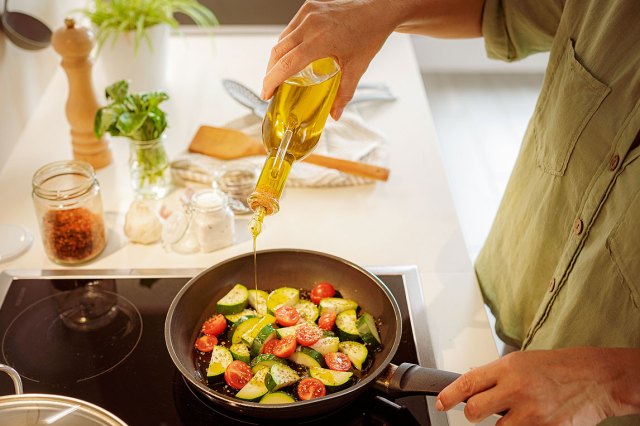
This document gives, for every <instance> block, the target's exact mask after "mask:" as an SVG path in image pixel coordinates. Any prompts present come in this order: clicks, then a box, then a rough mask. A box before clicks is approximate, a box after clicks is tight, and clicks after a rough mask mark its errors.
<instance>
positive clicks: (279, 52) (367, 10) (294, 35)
mask: <svg viewBox="0 0 640 426" xmlns="http://www.w3.org/2000/svg"><path fill="white" fill-rule="evenodd" d="M394 3H395V2H384V1H373V0H359V1H352V0H329V1H313V0H311V1H307V2H306V3H305V4H304V5H302V7H301V8H300V10H299V11H298V13H297V14H296V15H295V16H294V17H293V19H292V20H291V22H290V23H289V25H288V26H287V27H286V28H285V29H284V31H283V32H282V34H280V38H279V40H278V43H277V44H276V45H275V46H274V47H273V48H272V50H271V57H270V59H269V65H268V66H267V73H266V76H265V77H264V81H263V86H262V98H263V99H269V98H270V97H271V96H272V95H273V92H274V91H275V89H276V87H278V85H280V83H282V82H283V81H284V80H286V79H287V78H288V77H290V76H292V75H293V74H295V73H297V72H298V71H300V70H302V69H303V68H304V67H305V66H306V65H307V64H309V63H311V62H313V61H314V60H316V59H320V58H325V57H333V58H334V59H336V61H337V62H338V64H339V65H340V68H341V70H342V76H341V81H340V88H339V89H338V93H337V95H336V99H335V101H334V103H333V107H332V109H331V116H332V117H333V118H334V119H336V120H337V119H338V118H340V115H341V114H342V111H343V110H344V107H345V106H346V105H347V103H348V102H349V100H351V98H352V97H353V93H354V92H355V89H356V86H357V85H358V81H359V80H360V77H362V74H364V72H365V71H366V70H367V67H368V66H369V63H370V62H371V60H372V59H373V57H374V56H375V55H376V53H377V52H378V51H379V50H380V48H381V47H382V45H383V44H384V42H385V40H386V39H387V37H388V36H389V34H391V32H392V31H393V30H394V28H395V27H396V17H395V15H394V13H392V11H393V10H394V8H395V6H393V4H394Z"/></svg>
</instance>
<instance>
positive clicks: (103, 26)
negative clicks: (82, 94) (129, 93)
mask: <svg viewBox="0 0 640 426" xmlns="http://www.w3.org/2000/svg"><path fill="white" fill-rule="evenodd" d="M78 12H80V13H81V14H83V15H84V16H86V17H87V18H89V20H90V21H91V23H92V25H93V26H94V28H95V32H96V41H97V45H98V62H99V63H100V64H101V65H102V67H103V68H104V71H105V75H106V81H107V82H113V81H117V80H123V79H126V80H129V81H130V84H131V87H132V90H133V91H136V92H137V91H153V90H161V89H164V88H165V87H164V85H165V80H166V68H167V67H166V65H167V49H168V44H169V30H170V29H171V28H177V27H178V26H179V23H178V21H177V20H176V18H175V14H176V13H182V14H184V15H187V16H188V17H190V18H191V19H192V20H193V21H194V22H195V23H196V24H197V25H199V26H201V27H213V26H216V25H218V21H217V19H216V17H215V15H214V14H213V13H212V12H211V11H210V10H209V9H208V8H206V7H205V6H203V5H202V4H200V3H199V2H198V1H197V0H91V1H90V2H89V4H88V6H87V7H85V8H84V9H80V10H78Z"/></svg>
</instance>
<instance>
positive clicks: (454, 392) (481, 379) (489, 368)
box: [436, 364, 497, 411]
mask: <svg viewBox="0 0 640 426" xmlns="http://www.w3.org/2000/svg"><path fill="white" fill-rule="evenodd" d="M494 369H495V367H493V364H488V365H485V366H483V367H479V368H475V369H473V370H471V371H469V372H467V373H465V374H463V375H462V376H460V377H459V378H458V379H457V380H455V381H454V382H453V383H451V384H450V385H449V386H447V387H446V388H444V390H443V391H442V392H440V394H439V395H438V398H437V402H436V408H438V409H439V410H442V411H446V410H449V409H451V408H453V407H455V406H456V405H457V404H459V403H461V402H464V401H466V400H468V399H469V398H471V397H472V396H473V395H475V394H477V393H479V392H482V391H484V390H487V389H489V388H492V387H493V386H495V385H496V383H497V378H496V377H497V376H496V375H495V374H494Z"/></svg>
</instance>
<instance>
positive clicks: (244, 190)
mask: <svg viewBox="0 0 640 426" xmlns="http://www.w3.org/2000/svg"><path fill="white" fill-rule="evenodd" d="M257 172H258V171H257V170H256V167H255V166H254V165H253V164H251V163H248V162H233V163H227V164H224V165H222V166H221V167H220V168H219V169H218V170H217V171H216V174H215V183H216V185H217V186H218V188H220V189H221V190H222V191H224V193H225V194H227V195H228V196H229V206H230V207H231V210H233V212H234V213H235V214H249V213H253V212H252V210H251V209H250V208H249V204H248V202H247V197H249V195H251V193H252V192H253V189H254V188H255V187H256V182H257V180H258V173H257Z"/></svg>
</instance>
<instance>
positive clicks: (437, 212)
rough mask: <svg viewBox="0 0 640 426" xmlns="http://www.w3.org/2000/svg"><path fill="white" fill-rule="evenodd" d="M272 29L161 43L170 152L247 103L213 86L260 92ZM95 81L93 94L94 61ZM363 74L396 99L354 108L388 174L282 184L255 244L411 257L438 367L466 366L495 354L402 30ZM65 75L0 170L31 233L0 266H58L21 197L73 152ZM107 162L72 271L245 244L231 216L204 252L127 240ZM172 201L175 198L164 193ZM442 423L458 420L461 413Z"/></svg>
mask: <svg viewBox="0 0 640 426" xmlns="http://www.w3.org/2000/svg"><path fill="white" fill-rule="evenodd" d="M276 39H277V33H276V32H273V31H267V30H265V31H264V32H260V31H252V32H247V33H242V32H239V31H221V32H220V33H219V34H217V35H216V36H215V37H214V38H210V37H204V36H198V35H193V34H191V35H186V36H173V37H172V40H171V45H170V53H169V57H170V59H171V64H170V70H169V86H168V87H169V90H168V91H169V94H170V96H171V100H170V101H169V103H168V104H167V110H168V113H169V118H168V119H169V124H170V129H169V130H168V134H167V149H168V152H169V155H170V156H171V157H173V156H175V155H177V154H178V153H180V152H183V151H184V150H185V149H186V147H187V146H188V144H189V142H190V139H191V137H192V136H193V135H194V133H195V131H196V130H197V128H198V127H199V126H200V125H201V124H209V125H216V126H221V125H223V124H224V123H226V122H229V121H230V120H232V119H235V118H238V117H241V116H242V115H245V114H246V113H247V110H246V109H245V108H244V107H242V106H240V105H239V104H237V103H236V102H235V101H233V100H232V99H231V98H230V97H229V96H228V95H227V94H226V93H225V92H224V89H223V87H222V85H221V84H220V81H221V79H222V78H232V79H235V80H238V81H240V82H243V83H245V84H246V85H248V86H250V87H251V88H253V89H254V90H256V91H259V89H260V86H261V81H262V76H263V73H264V70H265V68H266V63H267V60H268V55H269V51H270V48H271V46H272V45H273V44H274V42H275V40H276ZM95 71H96V72H95V77H96V78H95V81H96V84H95V87H96V91H97V92H98V93H100V92H102V88H103V87H104V83H102V82H101V81H100V80H101V75H100V74H101V73H100V69H99V68H98V67H96V69H95ZM362 81H367V82H384V83H386V84H388V85H389V86H390V88H391V90H392V92H393V93H394V94H395V95H396V96H397V98H398V99H397V101H395V102H392V103H386V104H382V105H376V106H369V107H367V108H366V109H364V108H363V109H361V112H362V114H363V117H364V119H365V120H366V121H367V123H370V124H371V126H372V127H374V128H376V129H377V130H379V131H381V132H383V133H384V134H385V135H386V137H387V139H388V147H387V149H388V153H389V165H388V166H389V168H390V169H391V176H390V179H389V181H388V182H385V183H376V184H374V185H368V186H358V187H349V188H334V189H302V188H289V189H287V190H286V191H285V194H284V196H283V198H282V200H281V210H280V212H279V213H278V214H276V215H275V216H271V217H267V218H266V219H265V225H264V230H263V233H262V234H261V236H260V238H259V240H258V249H269V248H300V249H309V250H315V251H322V252H326V253H329V254H332V255H335V256H340V257H343V258H345V259H348V260H350V261H352V262H354V263H356V264H359V265H363V266H396V265H417V267H418V270H419V272H420V277H421V281H422V287H423V288H422V290H423V294H424V299H425V300H424V301H425V308H426V309H425V312H426V315H427V320H428V323H429V326H430V333H431V336H432V339H433V346H434V350H435V357H436V362H437V365H438V367H439V368H442V369H448V370H452V371H457V372H464V371H466V370H468V369H469V368H471V367H474V366H478V365H481V364H484V363H486V362H489V361H492V360H494V359H496V358H497V351H496V348H495V344H494V341H493V338H492V335H491V330H490V328H489V323H488V321H487V318H486V315H485V312H484V309H483V306H482V299H481V296H480V292H479V290H478V287H477V284H476V281H475V275H474V272H473V268H472V265H471V263H470V260H469V257H468V255H467V251H466V248H465V245H464V241H463V239H462V234H461V232H460V226H459V223H458V219H457V217H456V213H455V210H454V207H453V202H452V199H451V195H450V193H449V187H448V184H447V181H446V176H445V172H444V169H443V166H442V163H441V159H440V153H439V151H438V145H437V141H436V133H435V129H434V126H433V121H432V119H431V113H430V110H429V105H428V103H427V98H426V95H425V93H424V88H423V84H422V80H421V76H420V73H419V70H418V66H417V64H416V59H415V55H414V52H413V49H412V45H411V41H410V38H409V37H408V36H405V35H400V34H394V35H392V36H391V38H390V39H389V40H388V42H387V43H386V44H385V46H384V47H383V49H382V50H381V52H380V54H379V55H378V56H377V57H376V58H375V60H374V61H373V63H372V64H371V66H370V67H369V70H368V71H367V73H366V74H365V76H364V77H363V80H362ZM66 98H67V81H66V76H65V75H64V73H63V71H62V69H59V70H58V72H56V74H55V75H54V77H53V78H52V80H51V83H50V84H49V86H48V88H47V90H46V92H45V94H44V96H43V97H42V100H41V102H40V104H39V106H38V108H37V109H36V111H35V113H34V115H33V116H32V117H31V119H30V121H29V124H28V125H27V127H26V129H25V131H24V132H23V134H22V136H21V138H20V140H19V141H18V143H17V145H16V147H15V148H14V150H13V152H12V153H11V156H10V157H9V159H8V160H7V162H6V165H5V167H4V168H3V169H2V171H1V173H0V196H1V199H2V201H3V202H2V204H3V208H2V209H1V210H0V223H11V224H20V225H23V226H25V227H27V228H29V229H30V230H31V231H32V232H33V234H34V243H33V245H32V247H31V248H30V249H29V251H28V252H26V253H25V254H23V255H22V256H20V257H18V258H16V259H14V260H11V261H8V262H5V263H0V269H2V270H15V269H60V268H61V267H60V266H58V265H56V264H54V263H52V262H51V261H49V260H48V258H47V257H46V256H45V254H44V251H43V247H42V243H41V240H40V234H39V230H38V226H37V222H36V217H35V213H34V209H33V204H32V201H31V178H32V175H33V172H34V171H35V170H36V169H37V168H38V167H40V166H41V165H43V164H46V163H48V162H51V161H55V160H61V159H67V158H70V157H71V142H70V138H69V127H68V124H67V120H66V118H65V115H64V104H65V101H66ZM112 149H113V152H114V162H113V163H112V164H111V165H110V166H108V167H107V168H105V169H102V170H99V171H98V173H97V175H98V179H99V181H100V183H101V186H102V197H103V203H104V208H105V216H106V220H107V225H108V227H109V235H108V238H109V242H108V245H107V248H106V249H105V251H104V252H103V253H102V254H101V255H100V256H99V257H98V258H97V259H96V260H94V261H92V262H90V263H88V264H86V265H82V266H80V267H78V268H76V269H123V268H125V269H147V268H152V269H157V268H205V267H208V266H211V265H213V264H215V263H217V262H219V261H221V260H224V259H227V258H230V257H232V256H235V255H237V254H241V253H246V252H249V251H251V249H252V246H251V241H250V238H249V235H248V232H247V231H246V219H238V220H237V234H236V244H235V245H233V246H231V247H229V248H226V249H222V250H219V251H216V252H213V253H208V254H195V255H181V254H176V253H168V252H166V251H164V250H163V249H162V247H161V246H160V244H155V245H151V246H143V245H137V244H131V243H129V242H128V241H127V239H126V237H124V234H123V232H122V224H123V221H124V214H125V213H126V211H127V209H128V207H129V204H130V202H131V201H132V200H133V194H132V192H131V189H130V188H129V176H128V164H127V156H128V146H127V145H126V144H125V143H123V141H121V140H114V141H112ZM174 197H175V194H174ZM449 418H450V421H451V423H452V424H466V421H465V420H464V417H463V416H462V413H461V411H460V410H456V411H454V412H453V413H452V414H450V416H449Z"/></svg>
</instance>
